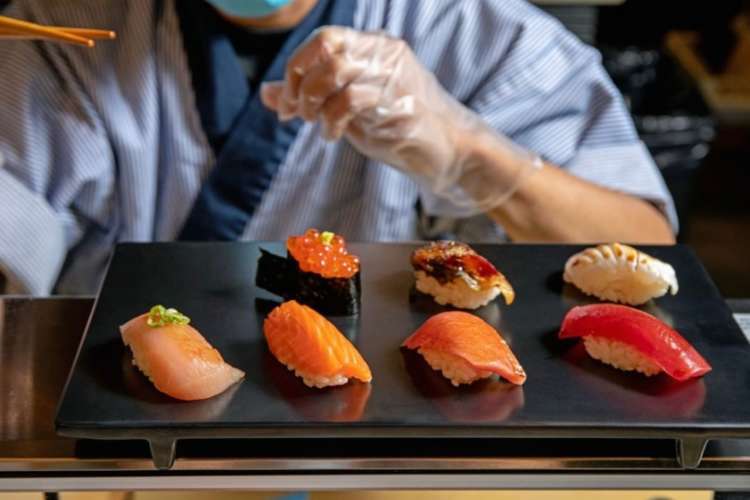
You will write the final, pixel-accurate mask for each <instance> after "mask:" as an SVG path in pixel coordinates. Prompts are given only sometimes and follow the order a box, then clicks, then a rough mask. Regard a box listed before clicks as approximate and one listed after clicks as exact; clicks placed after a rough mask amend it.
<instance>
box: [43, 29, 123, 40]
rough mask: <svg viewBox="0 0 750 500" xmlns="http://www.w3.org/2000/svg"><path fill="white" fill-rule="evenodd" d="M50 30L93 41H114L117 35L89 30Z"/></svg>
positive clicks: (105, 31) (106, 31) (112, 32)
mask: <svg viewBox="0 0 750 500" xmlns="http://www.w3.org/2000/svg"><path fill="white" fill-rule="evenodd" d="M50 28H53V29H56V30H59V31H64V32H66V33H70V34H71V35H77V36H82V37H85V38H92V39H94V40H114V39H115V38H117V33H115V32H114V31H112V30H98V29H91V28H66V27H62V26H50Z"/></svg>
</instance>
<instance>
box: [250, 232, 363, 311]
mask: <svg viewBox="0 0 750 500" xmlns="http://www.w3.org/2000/svg"><path fill="white" fill-rule="evenodd" d="M334 238H335V239H334ZM326 245H329V246H330V248H326ZM287 249H288V255H287V257H280V256H278V255H275V254H273V253H270V252H267V251H265V250H263V249H261V256H260V259H259V260H258V271H257V274H256V275H255V284H256V285H257V286H258V287H260V288H263V289H264V290H268V291H269V292H271V293H273V294H275V295H279V296H281V297H283V298H284V299H286V300H296V301H298V302H300V303H303V304H306V305H308V306H310V307H312V308H313V309H315V310H317V311H318V312H320V313H322V314H328V315H332V316H350V315H354V314H357V313H358V312H359V304H360V291H361V285H360V279H359V261H358V259H357V258H356V257H354V256H352V255H349V254H348V253H347V252H346V249H345V248H344V247H343V239H342V238H341V237H339V236H335V235H333V234H332V233H327V232H323V233H319V232H317V231H316V230H314V229H309V230H308V231H307V232H306V233H305V235H303V236H293V237H291V238H290V239H289V241H288V242H287ZM295 253H296V254H297V255H298V256H300V257H302V258H303V259H304V262H305V265H306V266H307V267H308V269H310V268H315V265H318V267H317V268H315V269H316V270H317V271H319V272H313V271H311V270H303V269H302V266H301V265H300V263H299V262H298V260H297V259H295V257H294V254H295ZM316 256H317V257H318V259H317V260H314V259H315V257H316ZM344 259H345V260H344ZM342 260H344V262H343V264H342V262H341V261H342ZM311 262H312V263H313V266H311ZM321 265H322V266H325V267H324V268H321ZM324 274H329V276H325V275H324ZM330 274H334V276H330ZM347 275H349V276H347Z"/></svg>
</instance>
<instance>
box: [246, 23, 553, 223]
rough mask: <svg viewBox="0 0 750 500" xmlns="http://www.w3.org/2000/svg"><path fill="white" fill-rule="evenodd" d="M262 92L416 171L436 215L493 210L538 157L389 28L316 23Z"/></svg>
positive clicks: (327, 131)
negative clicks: (461, 97) (457, 95)
mask: <svg viewBox="0 0 750 500" xmlns="http://www.w3.org/2000/svg"><path fill="white" fill-rule="evenodd" d="M261 97H262V99H263V102H264V103H265V105H266V106H268V107H269V108H271V109H273V110H275V111H276V112H277V113H278V115H279V118H281V119H282V120H288V119H292V118H294V117H301V118H303V119H304V120H307V121H320V123H321V124H322V126H323V131H324V132H323V133H324V135H325V137H326V138H327V139H329V140H338V139H340V138H341V137H342V136H345V137H346V138H347V139H348V140H349V142H350V143H351V144H352V145H353V146H354V147H355V148H357V149H358V150H359V151H360V152H361V153H363V154H364V155H366V156H368V157H370V158H372V159H375V160H378V161H382V162H384V163H387V164H389V165H392V166H394V167H396V168H398V169H400V170H402V171H403V172H405V173H406V174H408V175H410V176H411V177H413V178H414V179H415V180H416V181H417V182H418V183H419V184H420V185H421V186H422V188H423V189H422V198H423V202H424V203H425V205H426V208H427V210H428V211H430V212H432V213H434V214H436V215H456V212H457V211H459V212H461V215H472V214H475V213H480V212H484V211H487V210H490V209H492V208H494V207H496V206H498V205H500V204H502V203H503V202H504V201H505V200H507V199H508V198H510V196H511V195H512V194H513V192H515V190H516V189H517V188H518V186H519V185H520V184H521V182H522V181H523V179H524V178H526V176H527V175H529V174H530V173H532V172H533V171H535V170H536V169H538V168H539V167H541V165H542V162H541V159H540V158H539V157H538V156H536V155H534V154H531V153H529V152H527V151H525V150H523V149H522V148H520V147H518V146H516V145H515V144H513V143H512V142H510V141H509V140H508V139H506V138H505V137H503V136H502V135H501V134H499V133H497V132H496V131H494V130H492V129H491V128H490V127H489V126H487V125H486V124H485V123H484V122H483V121H482V119H481V118H480V117H479V116H478V115H476V114H475V113H474V112H472V111H471V110H469V109H467V108H466V107H464V106H463V105H462V104H461V103H459V102H458V101H456V100H455V99H454V98H453V97H452V96H451V95H450V94H448V92H446V91H445V90H444V89H443V88H442V87H441V85H440V83H439V82H438V81H437V79H436V78H435V76H434V75H433V74H432V73H431V72H429V71H428V70H426V69H425V68H424V67H423V66H422V64H421V63H420V62H419V61H418V60H417V58H416V56H415V55H414V53H413V52H412V51H411V49H410V48H409V46H408V45H407V44H406V43H405V42H404V41H402V40H399V39H395V38H392V37H390V36H387V35H385V34H383V33H363V32H359V31H355V30H352V29H349V28H344V27H324V28H320V29H319V30H317V31H316V32H315V33H313V34H312V35H311V36H310V38H309V39H308V40H307V42H306V43H305V44H303V45H302V46H301V47H300V48H299V49H297V51H296V52H295V53H294V54H293V55H292V57H291V58H290V59H289V62H288V64H287V69H286V74H285V79H284V81H283V82H270V83H266V84H264V85H263V87H262V88H261ZM441 212H443V213H441Z"/></svg>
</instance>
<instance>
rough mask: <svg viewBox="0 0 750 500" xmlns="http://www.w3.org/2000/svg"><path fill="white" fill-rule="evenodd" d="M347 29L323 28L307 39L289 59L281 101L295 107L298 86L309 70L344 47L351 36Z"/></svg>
mask: <svg viewBox="0 0 750 500" xmlns="http://www.w3.org/2000/svg"><path fill="white" fill-rule="evenodd" d="M349 31H351V30H350V29H349V28H344V27H339V26H323V27H321V28H318V29H317V30H315V31H314V32H313V33H312V34H311V35H310V36H309V37H308V39H307V40H306V41H305V42H304V43H303V44H302V45H301V46H300V47H298V48H297V50H296V51H295V52H294V53H293V54H292V55H291V57H289V60H288V61H287V65H286V71H285V74H284V80H285V82H286V86H285V88H284V93H283V95H282V99H283V100H285V101H287V103H289V104H290V105H296V104H297V102H298V99H299V86H300V83H301V81H302V79H303V77H304V76H305V74H306V73H307V72H308V71H310V70H311V68H313V67H315V66H318V65H320V64H321V63H323V62H324V61H326V60H328V59H329V58H331V57H332V56H334V55H335V54H338V53H340V52H342V51H343V50H344V49H345V47H346V39H347V37H349V36H351V35H350V34H349Z"/></svg>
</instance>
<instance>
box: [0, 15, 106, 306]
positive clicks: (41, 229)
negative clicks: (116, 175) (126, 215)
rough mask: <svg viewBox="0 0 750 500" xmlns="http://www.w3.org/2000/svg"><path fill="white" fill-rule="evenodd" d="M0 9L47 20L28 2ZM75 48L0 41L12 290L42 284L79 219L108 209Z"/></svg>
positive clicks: (6, 249)
mask: <svg viewBox="0 0 750 500" xmlns="http://www.w3.org/2000/svg"><path fill="white" fill-rule="evenodd" d="M5 14H7V15H10V16H13V17H17V18H20V19H29V20H32V21H37V22H43V23H49V24H52V22H50V21H51V20H50V19H46V18H44V14H43V12H42V11H41V9H40V6H39V5H37V2H34V1H27V2H17V3H15V4H11V6H9V7H8V8H7V11H6V12H5ZM40 18H41V19H40ZM52 21H53V20H52ZM76 50H77V51H78V52H76ZM82 50H83V49H80V48H79V47H75V48H74V47H68V46H62V45H58V44H51V43H48V42H41V41H35V42H31V41H4V42H0V75H3V77H2V78H0V157H2V160H1V161H0V200H2V203H1V204H0V234H2V237H1V238H0V272H2V273H3V274H4V275H5V277H6V280H7V281H8V288H9V289H10V290H12V291H14V292H18V293H28V294H34V295H44V294H48V293H50V291H51V290H52V289H53V287H54V284H55V282H56V280H57V276H58V274H59V272H60V269H61V267H62V265H63V263H64V261H65V257H66V255H67V253H68V251H69V250H70V249H71V248H72V247H74V246H75V245H76V243H77V242H78V241H79V240H80V239H81V236H82V234H83V232H84V231H85V230H86V227H87V226H88V225H90V224H96V223H104V221H105V220H106V218H107V217H108V213H109V208H110V203H111V200H110V198H111V194H112V187H113V155H112V152H111V149H110V147H109V146H108V144H107V141H106V133H105V132H104V130H103V127H102V124H101V122H100V120H99V119H98V117H97V114H96V112H95V111H94V109H93V106H92V105H91V100H90V99H89V98H88V96H87V88H90V87H88V85H87V84H88V78H89V76H88V75H87V72H86V71H84V70H83V68H84V67H85V57H86V55H85V53H83V54H82V53H81V51H82ZM84 52H85V51H84Z"/></svg>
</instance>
